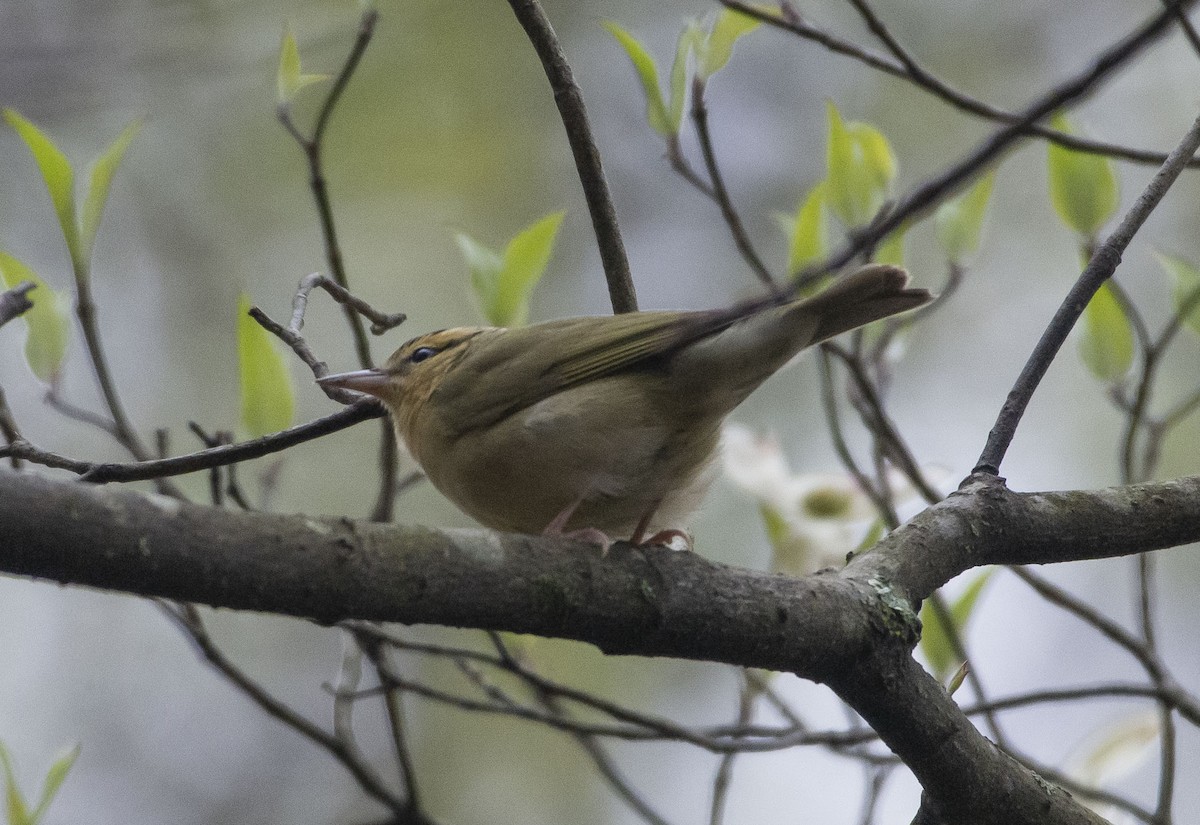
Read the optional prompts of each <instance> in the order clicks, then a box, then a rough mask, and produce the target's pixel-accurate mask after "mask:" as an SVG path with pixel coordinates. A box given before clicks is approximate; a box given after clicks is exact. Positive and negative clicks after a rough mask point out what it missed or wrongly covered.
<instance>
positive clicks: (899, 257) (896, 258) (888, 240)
mask: <svg viewBox="0 0 1200 825" xmlns="http://www.w3.org/2000/svg"><path fill="white" fill-rule="evenodd" d="M907 236H908V227H907V226H900V227H898V228H896V229H894V230H892V231H891V232H889V233H888V234H887V236H886V237H885V238H884V239H883V240H882V241H880V242H879V246H877V247H876V248H875V255H874V257H873V258H872V260H873V261H874V262H875V263H877V264H892V265H893V266H901V267H902V266H904V241H905V238H906V237H907Z"/></svg>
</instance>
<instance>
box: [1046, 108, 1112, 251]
mask: <svg viewBox="0 0 1200 825" xmlns="http://www.w3.org/2000/svg"><path fill="white" fill-rule="evenodd" d="M1050 124H1051V125H1052V126H1053V127H1054V128H1055V129H1058V130H1059V131H1061V132H1067V133H1068V134H1073V131H1072V127H1071V123H1070V121H1068V120H1067V118H1066V116H1065V115H1061V114H1059V115H1055V116H1054V118H1053V119H1052V120H1051V121H1050ZM1046 161H1047V164H1048V166H1049V173H1050V174H1049V177H1050V202H1051V203H1052V204H1053V205H1054V211H1055V212H1057V213H1058V217H1059V218H1061V219H1062V222H1063V223H1065V224H1066V225H1067V226H1068V227H1070V228H1071V229H1073V230H1075V231H1076V232H1078V233H1079V234H1080V235H1083V236H1084V237H1086V238H1092V237H1094V236H1095V235H1096V232H1097V231H1099V229H1100V227H1102V226H1104V224H1105V223H1106V222H1107V221H1108V219H1109V218H1111V217H1112V216H1113V213H1114V212H1116V211H1117V205H1118V200H1119V197H1120V193H1119V190H1118V187H1117V175H1116V172H1115V171H1114V170H1113V163H1112V161H1111V160H1110V159H1109V158H1106V157H1103V156H1101V155H1092V154H1087V153H1084V152H1076V151H1074V150H1072V149H1066V148H1063V147H1062V146H1059V145H1058V144H1055V143H1051V144H1048V146H1047V150H1046Z"/></svg>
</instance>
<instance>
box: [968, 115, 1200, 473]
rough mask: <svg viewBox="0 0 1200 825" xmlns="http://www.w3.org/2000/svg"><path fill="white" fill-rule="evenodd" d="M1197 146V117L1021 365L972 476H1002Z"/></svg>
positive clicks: (1199, 123) (1199, 138)
mask: <svg viewBox="0 0 1200 825" xmlns="http://www.w3.org/2000/svg"><path fill="white" fill-rule="evenodd" d="M1198 146H1200V118H1197V119H1196V121H1195V122H1194V123H1193V124H1192V127H1191V128H1190V129H1189V130H1188V132H1187V134H1186V135H1185V136H1184V138H1183V140H1182V141H1181V142H1180V144H1179V145H1178V146H1177V147H1175V149H1174V150H1173V151H1172V152H1171V154H1170V156H1169V157H1168V158H1167V162H1166V163H1164V164H1163V166H1162V168H1161V169H1159V170H1158V172H1157V173H1156V174H1155V175H1154V178H1153V179H1152V180H1151V181H1150V183H1149V184H1148V185H1147V186H1146V188H1145V190H1143V191H1142V193H1141V195H1139V196H1138V199H1137V201H1136V202H1135V203H1134V205H1133V207H1132V208H1131V209H1130V210H1129V211H1128V212H1126V213H1125V216H1124V217H1123V218H1122V219H1121V223H1120V225H1119V226H1118V227H1117V229H1116V231H1114V232H1113V233H1112V235H1110V236H1109V237H1108V239H1107V240H1106V241H1105V242H1104V243H1103V244H1102V245H1101V246H1100V248H1099V249H1097V250H1096V254H1095V255H1094V256H1093V257H1092V259H1091V261H1089V262H1088V265H1087V267H1086V268H1085V269H1084V270H1083V273H1082V274H1081V275H1080V276H1079V279H1078V280H1077V281H1076V282H1075V285H1074V286H1073V287H1072V288H1071V291H1070V292H1069V293H1068V294H1067V297H1066V298H1065V299H1064V300H1063V303H1062V305H1061V306H1060V307H1059V308H1058V311H1057V312H1056V313H1055V314H1054V318H1053V319H1052V320H1051V321H1050V324H1049V326H1047V327H1046V331H1045V332H1044V333H1043V334H1042V338H1041V340H1040V341H1038V344H1037V346H1036V347H1035V348H1034V350H1033V353H1032V354H1031V355H1030V356H1029V360H1028V361H1026V362H1025V366H1024V368H1023V369H1022V370H1021V374H1020V376H1019V377H1018V378H1017V380H1016V383H1014V385H1013V388H1012V390H1011V391H1009V394H1008V398H1007V399H1006V400H1005V402H1004V406H1003V407H1002V408H1001V410H1000V414H999V416H997V418H996V423H995V425H993V427H992V430H991V432H990V433H989V434H988V439H987V444H986V445H985V446H984V448H983V452H982V453H981V454H980V456H979V460H978V462H976V465H975V472H980V473H990V474H992V475H996V474H998V473H999V471H1000V463H1001V462H1002V461H1003V460H1004V454H1005V453H1006V452H1007V451H1008V445H1009V444H1011V443H1012V439H1013V436H1014V435H1015V434H1016V431H1017V425H1018V424H1020V422H1021V417H1022V416H1023V415H1024V414H1025V408H1026V407H1027V406H1028V405H1029V400H1030V399H1031V398H1032V397H1033V393H1034V390H1036V389H1037V387H1038V384H1039V383H1041V380H1042V377H1043V376H1044V375H1045V374H1046V370H1048V369H1049V368H1050V364H1051V362H1052V361H1053V360H1054V357H1055V355H1057V354H1058V350H1059V348H1061V347H1062V344H1063V342H1064V341H1065V340H1066V338H1067V334H1068V333H1069V332H1070V331H1071V328H1072V327H1074V326H1075V322H1076V321H1077V320H1078V319H1079V316H1080V315H1082V314H1083V310H1084V308H1085V307H1086V306H1087V304H1088V301H1089V300H1091V297H1092V295H1094V294H1095V293H1096V290H1098V289H1099V288H1100V286H1101V284H1103V283H1104V282H1105V281H1106V280H1107V279H1108V278H1109V277H1110V276H1111V275H1112V274H1113V272H1114V271H1115V270H1116V268H1117V266H1118V265H1119V264H1120V263H1121V254H1122V253H1123V252H1124V251H1125V247H1127V246H1128V245H1129V242H1130V241H1132V240H1133V236H1134V235H1135V234H1137V231H1138V229H1139V228H1140V227H1141V225H1142V223H1143V222H1144V221H1145V220H1146V218H1147V217H1149V216H1150V213H1151V212H1153V211H1154V209H1155V207H1156V206H1158V204H1159V202H1160V201H1161V200H1162V199H1163V196H1165V195H1166V194H1167V190H1169V189H1170V188H1171V184H1172V183H1174V182H1175V179H1176V178H1177V177H1178V176H1179V173H1180V172H1182V171H1183V167H1184V164H1185V163H1186V162H1187V160H1188V159H1189V158H1191V157H1192V156H1193V155H1194V154H1195V152H1196V148H1197V147H1198Z"/></svg>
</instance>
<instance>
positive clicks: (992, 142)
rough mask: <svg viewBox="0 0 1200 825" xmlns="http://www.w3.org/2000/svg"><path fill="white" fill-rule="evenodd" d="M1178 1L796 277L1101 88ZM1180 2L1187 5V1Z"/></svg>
mask: <svg viewBox="0 0 1200 825" xmlns="http://www.w3.org/2000/svg"><path fill="white" fill-rule="evenodd" d="M1180 5H1181V4H1180V3H1172V4H1171V6H1170V7H1169V8H1167V9H1165V10H1163V11H1162V12H1160V13H1159V14H1158V15H1156V16H1155V17H1154V18H1152V19H1151V20H1150V21H1148V22H1147V23H1145V24H1143V25H1142V26H1141V27H1140V28H1138V29H1137V30H1136V31H1134V32H1133V33H1132V34H1130V35H1129V36H1127V37H1125V38H1124V39H1122V40H1121V41H1119V42H1118V43H1116V44H1115V45H1113V46H1110V47H1109V48H1108V49H1107V50H1105V51H1104V52H1102V53H1100V55H1099V56H1097V58H1096V59H1095V60H1094V61H1093V62H1092V64H1091V65H1090V66H1089V67H1088V68H1087V69H1085V70H1084V71H1082V72H1080V73H1079V74H1077V75H1076V76H1074V77H1072V78H1070V79H1069V80H1067V81H1065V82H1063V83H1061V84H1060V85H1058V86H1056V87H1054V88H1053V89H1051V90H1050V91H1049V92H1048V93H1046V94H1044V95H1042V96H1041V97H1039V98H1038V99H1037V100H1035V101H1034V102H1033V103H1031V104H1030V105H1029V106H1027V107H1026V108H1025V109H1024V110H1023V111H1022V112H1021V113H1020V115H1019V118H1018V119H1017V120H1016V121H1014V122H1013V123H1012V124H1011V125H1009V126H1006V127H1005V128H1003V129H1000V130H998V131H997V132H995V133H993V134H992V136H991V137H989V138H987V139H986V140H985V141H983V143H981V144H980V145H979V146H978V147H976V148H975V149H974V150H973V151H972V152H970V153H969V154H967V155H966V156H965V157H963V158H962V159H961V160H959V161H958V162H957V163H954V164H951V165H950V166H949V167H947V169H946V170H945V171H944V172H942V174H940V175H938V176H937V177H936V178H933V179H931V180H929V181H927V182H926V183H924V184H922V185H921V186H919V187H917V188H916V189H915V190H913V191H912V192H910V193H909V194H908V195H907V196H906V197H905V198H903V199H902V200H900V201H899V202H897V204H896V205H895V207H894V208H893V209H892V211H891V212H890V213H889V214H888V216H887V217H886V218H884V219H883V220H881V221H878V222H876V223H875V224H873V225H872V226H871V227H870V229H869V230H867V231H864V232H861V233H859V234H858V235H857V237H855V238H854V240H853V241H852V242H851V243H849V244H847V245H846V246H844V247H843V248H842V249H841V250H839V251H838V252H837V253H835V254H834V255H832V256H830V257H829V258H828V259H827V260H826V261H825V263H823V264H821V265H820V266H819V267H816V268H814V269H813V270H811V271H807V272H804V273H801V275H800V277H798V278H797V281H796V283H797V285H798V286H803V285H805V284H807V283H810V282H811V281H812V280H813V279H814V278H816V277H819V276H821V275H823V274H825V273H827V272H833V271H835V270H837V269H840V268H841V267H843V266H845V265H846V264H847V263H849V262H850V261H852V260H853V259H854V258H855V257H856V256H857V255H859V254H860V253H861V251H862V250H864V249H870V248H871V247H873V246H874V245H875V244H876V243H878V242H879V241H880V240H881V239H882V238H884V237H886V236H887V235H888V234H889V233H891V232H892V231H894V230H895V229H898V228H899V227H900V226H901V225H902V224H905V223H907V222H909V221H911V220H912V219H913V218H915V217H918V216H920V215H924V214H925V213H926V212H928V211H929V210H931V209H933V208H934V207H935V206H937V205H938V204H939V203H941V202H942V201H943V200H944V199H945V198H946V197H948V196H949V195H951V194H952V193H953V192H955V191H957V190H958V189H959V188H960V187H961V186H963V185H964V184H966V183H967V181H969V180H970V179H971V178H972V177H974V176H975V175H976V174H978V173H979V172H980V171H981V170H983V169H984V168H986V167H987V166H988V164H990V163H992V162H993V161H995V160H996V159H997V158H999V157H1000V156H1001V155H1002V154H1003V153H1004V152H1006V151H1008V150H1009V149H1010V148H1012V146H1013V145H1014V144H1015V143H1016V142H1017V141H1019V140H1020V139H1021V138H1022V137H1025V136H1027V133H1028V128H1029V126H1031V125H1033V124H1035V123H1037V122H1038V121H1039V120H1042V119H1043V118H1045V117H1046V116H1048V115H1049V114H1051V113H1052V112H1055V111H1056V110H1058V109H1062V108H1064V107H1065V106H1067V105H1068V104H1071V103H1075V102H1078V101H1080V100H1082V99H1083V98H1085V97H1087V96H1088V95H1089V94H1090V93H1092V92H1093V91H1095V90H1096V89H1097V88H1099V86H1100V83H1101V81H1103V80H1105V79H1106V78H1108V77H1110V76H1111V75H1112V74H1113V73H1114V72H1115V71H1116V70H1117V69H1119V68H1121V67H1122V66H1125V65H1127V64H1128V63H1129V61H1130V60H1132V59H1133V58H1134V57H1136V56H1137V55H1139V54H1141V53H1142V52H1143V51H1144V50H1145V49H1146V48H1147V47H1149V46H1150V45H1151V44H1152V43H1154V42H1155V41H1157V40H1158V39H1159V38H1160V37H1162V36H1163V35H1164V34H1165V33H1166V32H1167V31H1168V30H1169V29H1170V27H1171V24H1172V23H1173V22H1174V21H1175V10H1176V8H1177V7H1178V6H1180ZM1182 5H1190V2H1189V3H1184V4H1182Z"/></svg>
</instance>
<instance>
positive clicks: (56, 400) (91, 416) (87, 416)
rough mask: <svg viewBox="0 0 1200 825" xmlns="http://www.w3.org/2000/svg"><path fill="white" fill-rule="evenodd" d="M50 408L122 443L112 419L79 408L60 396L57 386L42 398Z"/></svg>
mask: <svg viewBox="0 0 1200 825" xmlns="http://www.w3.org/2000/svg"><path fill="white" fill-rule="evenodd" d="M42 400H43V401H45V402H46V403H47V404H48V405H50V408H51V409H53V410H54V411H55V412H57V413H59V414H61V415H63V416H65V417H67V418H70V419H71V420H72V421H79V422H81V423H83V424H87V425H89V426H92V427H95V428H96V429H98V430H101V431H103V432H106V433H108V434H109V435H110V436H112V437H113V438H115V439H117V440H118V441H120V439H121V434H120V433H119V432H117V425H116V422H114V421H113V420H112V419H111V418H105V417H104V416H102V415H99V414H97V413H94V412H92V411H91V410H85V409H84V408H83V407H77V406H75V405H74V404H72V403H71V402H69V401H67V400H66V399H65V398H63V397H62V396H61V395H59V387H58V385H57V384H51V385H50V387H49V388H48V389H47V390H46V394H45V395H44V396H42Z"/></svg>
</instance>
